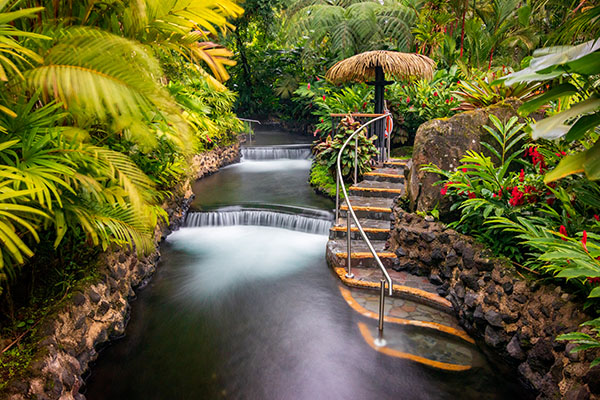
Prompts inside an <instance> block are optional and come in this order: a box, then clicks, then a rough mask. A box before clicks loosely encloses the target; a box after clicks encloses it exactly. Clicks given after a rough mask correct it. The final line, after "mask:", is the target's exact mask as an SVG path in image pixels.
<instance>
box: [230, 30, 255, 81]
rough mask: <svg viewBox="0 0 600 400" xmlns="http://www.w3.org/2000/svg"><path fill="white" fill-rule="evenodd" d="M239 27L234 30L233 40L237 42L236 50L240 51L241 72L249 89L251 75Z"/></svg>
mask: <svg viewBox="0 0 600 400" xmlns="http://www.w3.org/2000/svg"><path fill="white" fill-rule="evenodd" d="M240 30H241V27H238V29H236V30H235V31H234V32H235V41H236V44H237V48H238V51H239V52H240V61H241V62H242V74H243V76H244V82H245V83H246V88H247V89H248V90H250V88H251V87H252V78H251V77H252V75H251V73H250V65H249V64H248V58H247V57H246V46H245V44H244V41H243V40H242V37H241V35H240Z"/></svg>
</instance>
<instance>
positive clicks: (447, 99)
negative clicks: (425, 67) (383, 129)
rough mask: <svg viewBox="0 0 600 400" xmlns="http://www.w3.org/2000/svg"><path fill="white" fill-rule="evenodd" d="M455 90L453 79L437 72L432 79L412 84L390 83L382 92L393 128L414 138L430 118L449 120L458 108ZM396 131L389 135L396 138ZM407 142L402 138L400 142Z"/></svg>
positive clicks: (448, 74) (451, 76)
mask: <svg viewBox="0 0 600 400" xmlns="http://www.w3.org/2000/svg"><path fill="white" fill-rule="evenodd" d="M455 88H456V77H455V75H454V74H453V73H449V72H447V71H444V70H442V71H437V72H436V74H435V76H434V78H433V80H431V81H425V80H419V81H416V82H413V83H394V84H392V85H390V86H389V89H388V91H387V92H386V99H387V100H388V108H389V109H390V111H391V112H392V115H393V116H394V121H395V122H396V124H395V125H396V126H397V128H402V129H403V130H405V131H406V132H407V133H408V134H409V136H414V134H415V132H416V131H417V128H418V127H419V126H420V125H421V124H423V123H425V122H427V121H429V120H432V119H435V118H443V117H450V116H452V115H454V114H455V113H456V111H454V110H453V108H455V107H456V106H457V105H458V100H457V98H456V96H454V95H453V94H452V90H454V89H455ZM399 131H400V129H395V131H394V133H393V134H392V135H393V136H392V137H394V136H396V137H398V135H399ZM408 140H409V138H408V137H406V136H404V137H402V138H401V139H400V143H405V142H407V141H408Z"/></svg>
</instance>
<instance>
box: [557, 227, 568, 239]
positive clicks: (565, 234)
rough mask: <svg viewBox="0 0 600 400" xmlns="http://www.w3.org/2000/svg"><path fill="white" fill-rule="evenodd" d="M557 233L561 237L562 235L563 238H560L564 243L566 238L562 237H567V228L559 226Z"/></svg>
mask: <svg viewBox="0 0 600 400" xmlns="http://www.w3.org/2000/svg"><path fill="white" fill-rule="evenodd" d="M558 233H560V234H561V235H563V237H561V239H562V240H564V241H566V240H567V238H566V237H564V236H567V228H565V226H564V225H561V226H560V228H558Z"/></svg>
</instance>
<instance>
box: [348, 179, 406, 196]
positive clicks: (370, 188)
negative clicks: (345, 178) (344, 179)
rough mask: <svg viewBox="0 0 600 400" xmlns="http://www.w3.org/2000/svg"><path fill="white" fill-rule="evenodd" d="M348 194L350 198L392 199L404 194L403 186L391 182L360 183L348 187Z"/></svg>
mask: <svg viewBox="0 0 600 400" xmlns="http://www.w3.org/2000/svg"><path fill="white" fill-rule="evenodd" d="M349 193H350V195H351V196H363V197H380V198H381V197H386V198H391V199H393V198H395V197H398V196H400V195H402V194H404V185H403V184H401V183H392V182H378V181H362V182H359V183H358V184H356V185H353V186H350V188H349Z"/></svg>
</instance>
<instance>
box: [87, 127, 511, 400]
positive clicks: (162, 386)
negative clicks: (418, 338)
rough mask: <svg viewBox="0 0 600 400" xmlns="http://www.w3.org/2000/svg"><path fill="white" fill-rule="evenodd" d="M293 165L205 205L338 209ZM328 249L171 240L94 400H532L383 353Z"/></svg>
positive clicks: (100, 371)
mask: <svg viewBox="0 0 600 400" xmlns="http://www.w3.org/2000/svg"><path fill="white" fill-rule="evenodd" d="M257 136H259V135H257ZM280 139H281V138H278V140H280ZM265 141H266V139H265ZM277 144H281V143H277ZM293 161H302V160H293ZM285 162H287V161H285ZM285 162H284V161H268V162H265V163H271V165H270V166H269V165H264V166H261V167H260V168H258V167H256V166H251V167H250V168H246V166H245V165H244V164H247V163H242V164H239V165H237V166H232V167H229V168H227V169H225V170H223V171H222V172H219V173H218V174H216V175H214V176H212V177H209V178H207V179H204V180H202V181H200V182H198V183H197V184H196V185H195V191H196V193H197V194H198V199H197V203H196V207H197V208H216V207H221V206H231V205H236V204H240V203H253V202H255V203H257V204H258V203H266V204H284V205H291V206H299V207H310V208H321V209H325V210H329V209H331V208H332V207H333V205H332V204H331V202H330V201H328V200H326V199H322V198H320V197H316V196H313V195H311V193H312V192H311V190H310V189H309V188H308V185H307V183H306V178H307V176H308V165H304V166H303V167H302V168H300V166H299V165H296V167H292V165H291V164H288V165H287V167H288V168H285V169H283V170H281V169H279V167H281V165H282V164H281V163H285ZM282 176H285V177H287V178H289V179H292V180H293V182H294V184H293V185H292V187H287V186H286V182H289V180H288V179H286V178H283V177H282ZM229 190H231V191H234V190H235V191H236V192H237V193H230V192H229ZM326 242H327V237H326V236H325V235H317V234H309V233H304V232H296V231H290V230H285V229H280V228H273V227H263V226H219V227H198V228H183V229H181V230H179V231H177V232H175V233H173V234H172V235H170V236H169V237H168V239H167V241H166V243H164V245H163V246H162V248H161V252H162V259H161V262H160V266H159V268H158V272H157V274H156V276H155V277H154V278H153V280H152V281H151V283H150V284H149V285H148V286H147V287H146V288H145V289H144V290H142V291H141V292H140V293H139V296H138V299H137V301H135V302H134V303H133V307H132V313H131V320H130V322H129V325H128V328H127V336H126V337H125V338H123V339H121V340H119V341H117V342H115V343H114V344H113V345H112V346H110V347H109V348H107V349H106V350H105V351H104V352H103V353H102V354H101V356H100V358H99V360H98V362H97V364H96V365H95V366H94V367H93V368H92V373H91V376H90V378H89V379H88V383H87V387H86V392H85V395H86V397H87V398H88V399H90V400H95V399H131V400H142V399H144V400H150V399H250V400H254V399H256V400H262V399H264V400H270V399H273V400H278V399H291V400H296V399H298V400H313V399H349V400H363V399H390V400H391V399H519V398H523V396H522V395H521V393H520V392H519V391H518V389H517V388H515V387H514V386H512V385H511V384H509V382H507V381H505V380H503V378H502V377H500V376H494V373H493V372H491V371H493V368H490V367H489V366H485V367H484V368H477V369H474V370H473V371H468V372H463V373H447V372H438V371H434V370H431V369H429V368H426V367H423V366H421V365H419V364H415V363H412V362H409V361H404V360H400V359H395V358H392V357H388V356H385V355H382V354H380V353H377V352H375V351H373V350H372V349H371V348H370V347H369V346H368V345H367V343H365V342H364V340H363V339H362V337H361V336H360V333H359V331H358V328H357V323H358V322H361V321H362V322H366V323H368V324H374V323H375V322H374V321H372V320H365V319H363V318H362V317H361V316H360V315H358V314H357V313H355V312H354V311H353V310H352V309H351V308H350V307H348V305H347V304H346V302H345V300H344V299H343V298H342V297H341V296H340V292H339V290H338V284H339V283H338V280H337V278H335V277H334V276H333V275H332V274H331V273H330V271H329V269H328V268H327V265H326V262H325V244H326Z"/></svg>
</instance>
